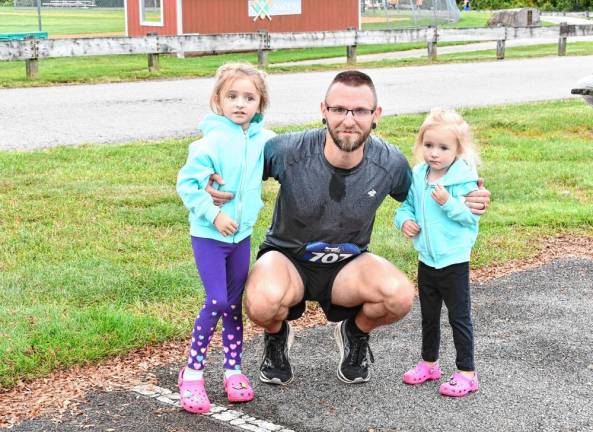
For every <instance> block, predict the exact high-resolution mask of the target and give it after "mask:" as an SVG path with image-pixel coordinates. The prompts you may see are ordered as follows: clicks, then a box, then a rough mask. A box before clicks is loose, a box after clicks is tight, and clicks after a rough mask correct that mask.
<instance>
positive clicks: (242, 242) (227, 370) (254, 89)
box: [177, 63, 274, 413]
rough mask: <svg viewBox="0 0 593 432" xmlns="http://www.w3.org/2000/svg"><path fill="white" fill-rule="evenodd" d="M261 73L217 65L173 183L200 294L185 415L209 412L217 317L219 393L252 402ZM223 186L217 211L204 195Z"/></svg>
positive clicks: (184, 382)
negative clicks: (215, 182)
mask: <svg viewBox="0 0 593 432" xmlns="http://www.w3.org/2000/svg"><path fill="white" fill-rule="evenodd" d="M265 78H266V77H265V74H264V73H263V72H261V71H259V70H257V69H256V68H254V67H253V66H252V65H249V64H245V63H234V64H227V65H223V66H221V67H220V68H219V69H218V71H217V73H216V84H215V86H214V90H213V92H212V96H211V98H210V107H211V108H212V111H213V112H214V114H209V115H208V116H206V118H205V119H204V120H203V121H202V122H201V123H200V125H199V129H200V130H201V131H202V134H203V137H202V138H201V139H200V140H198V141H195V142H193V143H192V144H191V145H190V146H189V155H188V158H187V162H186V164H185V165H184V166H183V168H181V170H180V171H179V175H178V177H177V192H178V193H179V195H180V196H181V199H182V200H183V204H185V206H186V207H187V208H188V209H189V222H190V233H191V242H192V247H193V252H194V257H195V261H196V266H197V268H198V272H199V274H200V277H201V279H202V282H203V285H204V290H205V292H206V296H205V299H204V306H203V307H202V309H201V310H200V312H199V314H198V316H197V318H196V321H195V324H194V329H193V332H192V337H191V346H190V351H189V356H188V359H187V364H186V366H185V367H183V368H182V369H181V371H180V372H179V393H180V395H181V399H180V401H181V406H182V407H183V409H185V410H186V411H189V412H191V413H205V412H208V411H209V410H210V401H209V399H208V395H207V394H206V390H205V386H204V377H203V371H204V366H205V364H206V354H207V352H208V345H209V344H210V341H211V339H212V335H213V334H214V331H215V329H216V326H217V324H218V320H220V319H222V342H223V349H224V357H225V358H224V381H223V382H224V389H225V392H226V394H227V396H228V399H229V401H230V402H246V401H250V400H252V399H253V389H252V388H251V384H250V382H249V380H248V379H247V377H246V376H245V375H243V374H242V373H241V357H242V348H243V318H242V315H243V314H242V307H241V306H242V305H241V302H242V295H243V288H244V285H245V280H246V278H247V272H248V270H249V260H250V250H251V249H250V235H251V232H252V229H253V225H254V224H255V221H256V219H257V215H258V213H259V210H260V209H261V207H262V205H263V203H262V200H261V180H262V171H263V148H264V144H265V142H266V141H267V140H268V139H269V138H271V137H272V136H273V135H274V133H273V132H271V131H268V130H265V129H264V128H263V122H262V121H263V116H262V113H263V111H264V110H265V108H266V107H267V105H268V102H269V99H268V89H267V85H266V81H265ZM213 173H218V174H220V175H221V176H222V178H223V179H224V180H225V183H224V185H221V186H220V190H224V191H228V192H232V193H233V194H234V198H233V199H232V200H231V201H229V202H227V203H225V204H224V205H223V206H221V207H217V206H215V205H214V203H213V202H212V198H211V197H210V195H209V194H208V193H207V192H206V191H205V188H206V186H207V184H208V180H209V177H210V175H211V174H213Z"/></svg>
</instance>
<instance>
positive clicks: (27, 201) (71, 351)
mask: <svg viewBox="0 0 593 432" xmlns="http://www.w3.org/2000/svg"><path fill="white" fill-rule="evenodd" d="M464 114H465V116H466V118H467V120H468V121H469V122H470V123H471V124H473V125H474V127H475V129H476V136H477V140H478V142H479V144H480V147H481V153H482V158H483V160H484V164H483V166H482V167H481V169H480V172H481V174H482V175H483V176H484V177H485V178H486V183H487V187H488V188H489V189H490V190H491V191H492V194H493V201H492V206H491V208H490V210H489V212H488V214H487V215H486V216H484V217H483V218H482V222H481V233H480V237H479V240H478V243H477V245H476V247H475V249H474V254H473V261H472V265H473V266H474V267H482V266H487V265H490V264H493V263H499V262H505V261H508V260H512V259H519V258H524V257H528V256H532V255H533V254H534V253H535V252H536V250H537V244H538V241H540V240H541V239H542V238H544V237H546V236H550V235H554V234H560V233H562V234H566V235H589V236H590V235H593V226H592V223H593V222H592V220H591V208H592V206H593V171H592V170H591V169H590V165H591V164H590V161H591V160H593V149H592V147H591V145H590V143H591V140H592V139H593V129H592V126H591V125H592V124H593V112H592V111H591V108H590V107H589V106H587V105H586V104H585V103H583V102H582V101H581V100H580V99H579V100H572V101H561V102H551V103H540V104H528V105H517V106H504V107H494V108H481V109H472V110H467V111H465V112H464ZM422 120H423V115H405V116H404V115H402V116H398V117H389V118H384V119H382V121H381V125H380V127H379V129H378V131H379V133H380V134H381V135H382V136H384V137H385V138H386V139H388V140H389V141H390V142H392V143H394V144H396V145H398V146H399V147H400V148H401V149H402V150H403V151H404V153H405V154H406V155H407V156H409V155H410V151H411V147H412V143H413V140H414V135H415V133H416V131H417V129H418V127H419V125H420V123H421V122H422ZM292 129H294V128H292ZM283 130H286V129H283ZM188 142H189V141H188V140H168V141H163V142H158V143H132V144H126V145H95V146H84V147H79V148H72V147H70V148H56V149H51V150H44V151H35V152H4V153H0V172H2V176H1V177H0V223H1V228H2V229H1V230H0V244H2V248H0V386H4V387H7V386H10V385H12V384H14V383H15V382H16V381H17V380H19V379H23V378H24V379H29V378H34V377H39V376H43V375H45V374H47V373H48V372H50V371H51V370H53V369H55V368H57V367H63V366H68V365H72V364H84V363H87V362H91V361H94V360H97V359H100V358H104V357H107V356H112V355H115V354H119V353H124V352H126V351H128V350H130V349H132V348H135V347H141V346H144V345H146V344H153V343H157V342H159V341H163V340H169V339H172V338H180V339H185V338H186V337H187V335H188V334H189V331H190V328H191V325H192V322H193V319H194V314H195V313H196V311H197V309H198V306H199V304H200V302H201V300H202V290H201V286H200V282H199V279H198V277H197V273H196V271H195V269H194V264H193V260H192V254H191V247H190V244H189V238H188V226H187V225H188V224H187V213H186V211H185V210H184V208H183V207H182V205H181V202H180V200H179V199H178V197H177V196H176V193H175V188H174V185H175V177H176V173H177V170H178V169H179V167H180V166H181V165H182V164H183V162H184V159H185V157H186V151H187V145H188ZM275 190H276V185H275V183H272V182H267V183H266V185H265V194H264V201H265V207H264V210H263V211H262V214H261V216H260V220H259V222H258V224H257V227H256V229H255V232H254V236H253V248H254V249H255V247H256V246H257V245H258V244H259V242H260V241H261V239H262V237H263V235H264V232H265V228H266V227H267V226H268V224H269V221H270V218H271V211H272V206H273V201H274V193H275ZM395 208H396V203H395V202H394V201H393V200H391V199H388V200H386V201H385V203H384V204H383V205H382V207H381V208H380V210H379V212H378V215H377V219H376V223H375V230H374V233H373V242H372V244H371V249H372V250H373V251H374V252H375V253H377V254H379V255H382V256H385V257H387V258H388V259H390V260H391V261H392V262H393V263H394V264H395V265H397V266H398V267H400V268H402V269H403V270H404V271H405V272H406V273H408V275H410V277H414V272H415V263H416V254H415V252H414V251H413V248H412V246H411V244H410V242H408V241H406V240H405V239H404V238H403V236H401V235H400V234H399V233H398V232H396V230H395V229H394V228H393V226H392V222H391V221H392V217H393V212H394V210H395ZM180 360H181V359H180Z"/></svg>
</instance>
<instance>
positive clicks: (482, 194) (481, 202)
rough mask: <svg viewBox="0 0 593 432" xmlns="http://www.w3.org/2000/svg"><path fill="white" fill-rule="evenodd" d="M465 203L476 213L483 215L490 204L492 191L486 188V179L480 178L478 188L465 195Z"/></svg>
mask: <svg viewBox="0 0 593 432" xmlns="http://www.w3.org/2000/svg"><path fill="white" fill-rule="evenodd" d="M465 205H466V206H468V207H469V209H470V210H471V212H472V213H473V214H475V215H478V216H479V215H483V214H484V213H486V209H487V208H488V206H489V205H490V191H489V190H488V189H486V188H484V179H483V178H479V179H478V190H477V191H473V192H470V193H469V194H467V196H466V197H465Z"/></svg>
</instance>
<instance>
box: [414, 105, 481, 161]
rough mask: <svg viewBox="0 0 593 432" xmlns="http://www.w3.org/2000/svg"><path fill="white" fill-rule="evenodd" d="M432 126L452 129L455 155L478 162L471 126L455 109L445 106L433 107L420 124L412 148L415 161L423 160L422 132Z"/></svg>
mask: <svg viewBox="0 0 593 432" xmlns="http://www.w3.org/2000/svg"><path fill="white" fill-rule="evenodd" d="M433 128H447V129H449V130H450V131H452V132H453V133H454V134H455V136H456V137H457V157H458V158H459V159H463V160H464V161H466V162H467V163H469V164H470V165H473V166H477V165H479V164H480V155H479V154H478V149H477V146H476V144H475V143H474V139H473V134H472V130H471V127H470V126H469V125H468V124H467V122H466V121H465V120H464V119H463V117H462V116H461V114H459V113H458V112H457V111H455V110H452V109H445V108H433V109H432V110H431V111H430V113H429V114H428V116H426V119H425V120H424V122H423V123H422V126H420V131H419V132H418V137H417V138H416V144H415V145H414V150H413V153H414V159H415V160H416V162H418V163H420V162H424V158H423V157H422V144H423V142H424V134H425V133H426V131H427V130H429V129H433Z"/></svg>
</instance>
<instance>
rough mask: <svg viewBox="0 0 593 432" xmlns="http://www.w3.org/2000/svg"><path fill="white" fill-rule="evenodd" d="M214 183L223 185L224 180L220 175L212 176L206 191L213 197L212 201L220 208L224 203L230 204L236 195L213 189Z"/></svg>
mask: <svg viewBox="0 0 593 432" xmlns="http://www.w3.org/2000/svg"><path fill="white" fill-rule="evenodd" d="M214 183H218V184H219V185H223V184H224V180H223V179H222V177H221V176H220V175H219V174H212V175H211V176H210V179H209V180H208V185H207V186H206V189H204V190H205V191H206V192H208V193H209V194H210V196H211V197H212V201H213V202H214V205H215V206H218V207H220V206H221V205H223V204H224V203H226V202H229V201H230V200H232V199H233V198H234V195H233V194H232V193H230V192H221V191H219V190H216V189H214V188H213V187H212V184H214ZM219 231H220V230H219Z"/></svg>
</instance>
